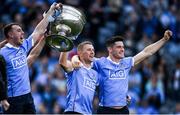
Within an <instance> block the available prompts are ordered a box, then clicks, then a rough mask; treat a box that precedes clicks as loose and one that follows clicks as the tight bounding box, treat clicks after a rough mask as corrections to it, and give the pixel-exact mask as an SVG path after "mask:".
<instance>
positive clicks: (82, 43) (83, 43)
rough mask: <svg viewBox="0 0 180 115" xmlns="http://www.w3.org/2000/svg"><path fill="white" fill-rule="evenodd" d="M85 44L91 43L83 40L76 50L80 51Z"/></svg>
mask: <svg viewBox="0 0 180 115" xmlns="http://www.w3.org/2000/svg"><path fill="white" fill-rule="evenodd" d="M86 44H90V45H93V44H92V42H90V41H84V42H81V43H80V44H79V45H78V46H77V50H78V51H81V50H82V49H83V47H84V45H86Z"/></svg>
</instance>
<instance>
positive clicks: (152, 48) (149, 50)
mask: <svg viewBox="0 0 180 115" xmlns="http://www.w3.org/2000/svg"><path fill="white" fill-rule="evenodd" d="M171 36H172V32H171V31H170V30H166V31H165V33H164V36H163V38H161V39H160V40H159V41H157V42H155V43H153V44H151V45H149V46H147V47H145V48H144V50H142V51H141V52H140V53H138V54H137V55H135V56H134V65H137V64H139V63H140V62H141V61H143V60H144V59H146V58H148V57H150V56H151V55H153V54H154V53H156V52H157V51H158V50H159V49H160V48H161V47H162V46H163V45H164V44H165V43H166V42H167V41H168V40H169V39H170V37H171Z"/></svg>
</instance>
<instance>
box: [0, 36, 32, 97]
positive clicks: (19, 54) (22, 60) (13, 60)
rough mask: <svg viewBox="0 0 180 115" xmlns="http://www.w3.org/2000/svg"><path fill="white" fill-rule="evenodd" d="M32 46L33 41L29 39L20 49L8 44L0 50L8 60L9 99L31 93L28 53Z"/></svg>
mask: <svg viewBox="0 0 180 115" xmlns="http://www.w3.org/2000/svg"><path fill="white" fill-rule="evenodd" d="M32 45H33V39H32V37H29V38H28V39H25V40H24V41H23V44H22V45H21V46H20V47H13V46H12V45H11V44H9V43H7V44H6V45H5V46H4V47H3V48H1V50H0V54H1V55H2V56H3V57H4V58H5V60H6V69H7V86H8V97H15V96H20V95H24V94H27V93H29V92H30V91H31V87H30V81H29V69H28V65H27V53H28V52H29V50H30V49H31V47H32Z"/></svg>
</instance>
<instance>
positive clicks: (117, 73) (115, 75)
mask: <svg viewBox="0 0 180 115" xmlns="http://www.w3.org/2000/svg"><path fill="white" fill-rule="evenodd" d="M109 76H110V77H109V78H110V79H126V75H125V71H124V70H118V71H115V72H114V71H113V72H112V71H109Z"/></svg>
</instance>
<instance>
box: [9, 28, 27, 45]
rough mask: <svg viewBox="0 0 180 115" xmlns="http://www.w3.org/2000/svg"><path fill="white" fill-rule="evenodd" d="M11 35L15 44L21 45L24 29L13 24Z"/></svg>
mask: <svg viewBox="0 0 180 115" xmlns="http://www.w3.org/2000/svg"><path fill="white" fill-rule="evenodd" d="M10 37H11V38H12V41H13V43H14V44H15V45H17V46H20V45H21V44H22V43H23V40H24V31H23V30H22V28H21V27H20V26H19V25H13V26H12V30H11V32H10Z"/></svg>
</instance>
